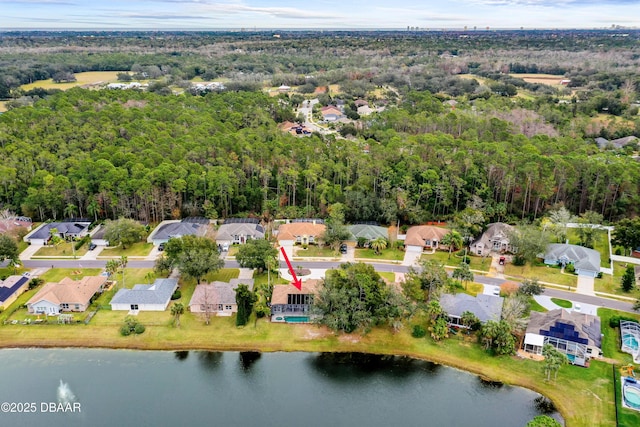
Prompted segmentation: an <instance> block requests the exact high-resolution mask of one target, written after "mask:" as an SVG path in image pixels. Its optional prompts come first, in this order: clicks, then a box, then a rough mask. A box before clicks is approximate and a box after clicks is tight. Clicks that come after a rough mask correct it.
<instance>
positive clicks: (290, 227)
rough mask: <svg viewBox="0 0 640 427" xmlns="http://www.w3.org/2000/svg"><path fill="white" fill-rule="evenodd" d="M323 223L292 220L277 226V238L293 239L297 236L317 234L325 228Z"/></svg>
mask: <svg viewBox="0 0 640 427" xmlns="http://www.w3.org/2000/svg"><path fill="white" fill-rule="evenodd" d="M326 228H327V227H326V226H325V225H324V224H314V223H312V222H292V223H290V224H282V225H281V226H280V227H279V228H278V240H295V239H296V237H298V236H314V237H315V236H319V235H321V234H322V233H324V231H325V230H326Z"/></svg>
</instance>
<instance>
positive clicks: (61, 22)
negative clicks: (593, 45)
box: [0, 0, 640, 30]
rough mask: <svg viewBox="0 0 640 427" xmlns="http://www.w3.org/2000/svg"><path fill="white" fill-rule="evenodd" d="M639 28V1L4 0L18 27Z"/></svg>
mask: <svg viewBox="0 0 640 427" xmlns="http://www.w3.org/2000/svg"><path fill="white" fill-rule="evenodd" d="M612 25H619V26H623V27H636V28H640V0H451V1H448V0H397V1H392V0H391V1H390V0H306V1H305V0H298V1H294V0H131V1H122V0H0V30H11V29H70V30H109V29H130V30H137V29H144V30H175V29H186V30H188V29H198V30H216V29H242V28H245V29H254V28H255V29H305V28H307V29H320V28H338V29H341V28H344V29H358V28H362V29H406V28H407V27H418V28H421V29H431V30H439V29H445V28H446V29H463V28H465V27H467V28H468V29H472V28H474V27H477V28H478V29H485V28H487V27H489V28H492V29H498V28H521V27H522V28H525V29H547V28H551V29H555V28H611V26H612Z"/></svg>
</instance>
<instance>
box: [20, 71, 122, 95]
mask: <svg viewBox="0 0 640 427" xmlns="http://www.w3.org/2000/svg"><path fill="white" fill-rule="evenodd" d="M124 72H126V71H87V72H85V73H76V74H75V76H76V79H77V81H75V82H70V83H54V82H53V80H51V79H48V80H38V81H37V82H33V83H29V84H26V85H22V86H20V89H22V90H25V91H27V90H31V89H34V88H37V87H41V88H43V89H61V90H67V89H71V88H72V87H76V86H84V85H94V84H99V83H104V84H106V83H114V82H117V81H118V78H117V74H118V73H124Z"/></svg>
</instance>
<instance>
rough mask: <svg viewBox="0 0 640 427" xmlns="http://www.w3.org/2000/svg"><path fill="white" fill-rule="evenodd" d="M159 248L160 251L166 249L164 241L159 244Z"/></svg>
mask: <svg viewBox="0 0 640 427" xmlns="http://www.w3.org/2000/svg"><path fill="white" fill-rule="evenodd" d="M158 250H159V251H160V252H162V251H164V243H160V244H159V245H158Z"/></svg>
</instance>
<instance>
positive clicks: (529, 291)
mask: <svg viewBox="0 0 640 427" xmlns="http://www.w3.org/2000/svg"><path fill="white" fill-rule="evenodd" d="M542 292H544V288H543V287H542V285H541V284H540V283H538V281H537V280H535V279H534V280H530V279H525V280H523V281H522V285H520V289H518V293H519V294H521V295H528V296H534V295H540V294H541V293H542Z"/></svg>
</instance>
